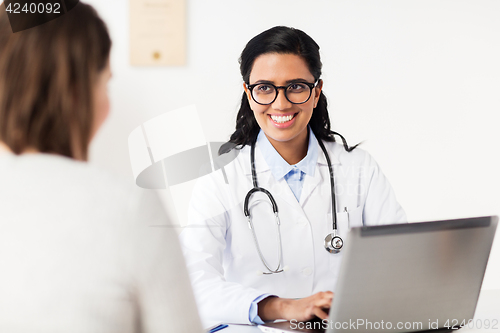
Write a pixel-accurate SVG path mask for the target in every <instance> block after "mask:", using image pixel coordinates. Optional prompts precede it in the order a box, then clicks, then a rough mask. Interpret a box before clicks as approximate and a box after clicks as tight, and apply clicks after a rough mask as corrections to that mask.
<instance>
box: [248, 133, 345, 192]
mask: <svg viewBox="0 0 500 333" xmlns="http://www.w3.org/2000/svg"><path fill="white" fill-rule="evenodd" d="M311 133H312V131H311ZM314 138H315V139H316V137H314ZM268 142H269V141H268ZM314 144H316V148H317V161H316V163H317V164H318V165H321V166H328V163H327V162H326V158H325V154H323V150H321V147H320V146H319V144H318V141H317V139H316V140H314ZM323 144H324V145H325V148H326V150H327V151H328V155H329V157H330V161H331V163H332V165H335V164H341V163H340V160H339V158H338V156H337V154H338V149H336V148H339V147H341V145H340V146H339V145H335V146H333V147H332V145H333V143H331V142H325V141H323ZM250 149H251V147H250V145H248V146H245V147H244V148H243V149H242V151H241V153H243V154H242V157H243V160H242V163H243V169H244V170H245V174H246V175H251V174H252V169H251V168H250ZM342 149H343V148H342ZM285 163H286V162H285ZM255 169H256V173H257V174H258V173H263V172H266V171H270V170H271V169H270V168H269V165H268V164H267V162H266V159H265V158H264V156H263V154H262V149H261V147H260V144H259V142H258V141H257V142H256V143H255ZM315 176H316V174H315V173H314V177H315ZM301 196H302V195H301Z"/></svg>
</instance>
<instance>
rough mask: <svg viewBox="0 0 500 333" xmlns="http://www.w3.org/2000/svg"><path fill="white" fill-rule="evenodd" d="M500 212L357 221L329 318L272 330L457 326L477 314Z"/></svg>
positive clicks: (392, 329) (380, 331)
mask: <svg viewBox="0 0 500 333" xmlns="http://www.w3.org/2000/svg"><path fill="white" fill-rule="evenodd" d="M497 224H498V217H497V216H486V217H477V218H466V219H455V220H446V221H433V222H421V223H407V224H393V225H381V226H367V227H356V228H352V229H351V230H350V231H349V233H348V234H347V237H346V240H345V246H344V250H343V253H342V256H343V259H342V264H341V269H340V274H339V279H338V282H337V287H336V290H335V296H334V298H333V301H332V305H331V308H330V313H329V319H328V321H319V320H316V321H309V322H296V321H295V322H294V321H291V322H276V323H269V324H265V325H260V326H259V328H260V329H261V330H262V331H264V332H272V333H277V332H310V333H313V332H314V333H317V332H326V333H334V332H358V333H359V332H377V333H383V332H392V333H399V332H416V331H433V332H436V331H449V332H451V331H454V330H456V329H457V328H459V327H460V326H465V325H467V323H468V321H469V320H471V319H473V317H474V312H475V309H476V304H477V300H478V298H479V292H480V290H481V284H482V282H483V277H484V273H485V270H486V264H487V262H488V257H489V254H490V250H491V246H492V243H493V238H494V235H495V230H496V227H497Z"/></svg>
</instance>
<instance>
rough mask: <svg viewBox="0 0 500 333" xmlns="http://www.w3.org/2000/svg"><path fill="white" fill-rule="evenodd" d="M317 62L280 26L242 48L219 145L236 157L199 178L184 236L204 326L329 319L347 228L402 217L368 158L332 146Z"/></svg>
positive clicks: (302, 37)
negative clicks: (231, 122)
mask: <svg viewBox="0 0 500 333" xmlns="http://www.w3.org/2000/svg"><path fill="white" fill-rule="evenodd" d="M321 66H322V65H321V60H320V55H319V46H318V45H317V44H316V43H315V42H314V40H313V39H312V38H311V37H309V36H308V35H307V34H305V33H304V32H302V31H300V30H297V29H293V28H287V27H274V28H271V29H269V30H267V31H264V32H263V33H261V34H259V35H257V36H256V37H254V38H253V39H252V40H250V41H249V42H248V44H247V45H246V47H245V49H244V50H243V52H242V54H241V58H240V69H241V74H242V76H243V80H244V85H243V87H244V90H245V92H244V94H243V98H242V101H241V107H240V110H239V112H238V115H237V121H236V131H235V132H234V133H233V134H232V135H231V139H230V141H229V142H228V143H226V144H225V145H223V146H222V147H221V152H226V151H228V150H230V149H231V147H232V148H233V149H232V153H234V152H237V153H238V155H237V157H236V158H235V159H234V160H233V161H232V162H231V163H229V164H228V165H226V166H225V167H224V169H223V170H219V171H218V172H214V173H212V174H210V175H208V176H205V177H203V178H200V179H199V181H198V182H197V184H196V186H195V189H194V192H193V196H192V198H191V202H190V210H189V225H188V227H186V228H185V229H184V230H183V232H182V233H181V241H182V244H183V248H184V252H185V256H186V259H187V264H188V269H189V271H190V277H191V280H192V284H193V288H194V291H195V295H196V299H197V302H198V306H199V309H200V315H201V317H202V319H203V321H204V322H205V324H206V325H208V324H211V323H212V322H216V321H223V322H228V323H247V324H248V323H262V321H268V320H275V319H287V320H292V319H295V320H299V321H304V320H308V319H311V318H313V317H314V316H317V317H319V318H322V319H326V318H327V311H328V308H329V306H330V303H331V300H332V297H333V291H334V290H335V284H336V281H337V276H338V273H339V267H340V263H341V260H342V251H341V250H342V247H343V246H344V244H343V239H344V237H345V235H346V232H347V231H348V229H349V228H350V227H353V226H362V225H377V224H387V223H398V222H405V221H406V216H405V213H404V211H403V209H402V208H401V206H400V205H399V204H398V202H397V201H396V198H395V195H394V192H393V190H392V188H391V186H390V184H389V183H388V181H387V179H386V178H385V177H384V175H383V174H382V172H381V171H380V169H379V167H378V165H377V164H376V162H375V161H374V160H373V158H372V157H371V156H370V155H369V154H368V153H366V152H364V151H363V150H361V149H359V148H356V149H354V148H352V147H349V146H348V145H347V143H346V141H345V140H344V138H343V137H341V136H340V137H341V139H342V141H343V145H341V144H338V143H336V142H335V140H334V132H332V131H331V130H330V119H329V116H328V110H327V101H326V97H325V95H324V94H323V93H322V87H323V81H322V80H321V79H320V76H321ZM335 134H336V133H335ZM337 135H338V134H337ZM252 166H253V167H252ZM333 188H334V193H333V191H332V189H333ZM333 212H334V213H333ZM345 246H349V245H348V244H345Z"/></svg>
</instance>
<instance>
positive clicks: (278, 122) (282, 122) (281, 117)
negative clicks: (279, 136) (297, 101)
mask: <svg viewBox="0 0 500 333" xmlns="http://www.w3.org/2000/svg"><path fill="white" fill-rule="evenodd" d="M297 114H298V112H297V113H292V112H289V113H284V114H268V115H267V116H268V117H269V119H271V121H272V122H273V124H274V125H275V126H276V127H280V128H283V127H288V126H290V125H292V124H293V123H294V121H295V116H297Z"/></svg>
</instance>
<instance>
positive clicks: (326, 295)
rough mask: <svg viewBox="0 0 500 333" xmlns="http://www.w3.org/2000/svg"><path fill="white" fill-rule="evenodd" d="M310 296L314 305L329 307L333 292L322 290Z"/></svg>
mask: <svg viewBox="0 0 500 333" xmlns="http://www.w3.org/2000/svg"><path fill="white" fill-rule="evenodd" d="M310 297H311V298H312V301H313V304H314V305H316V306H319V307H327V308H329V307H330V304H331V303H332V299H333V293H332V292H331V291H322V292H319V293H316V294H314V295H312V296H310Z"/></svg>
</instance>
